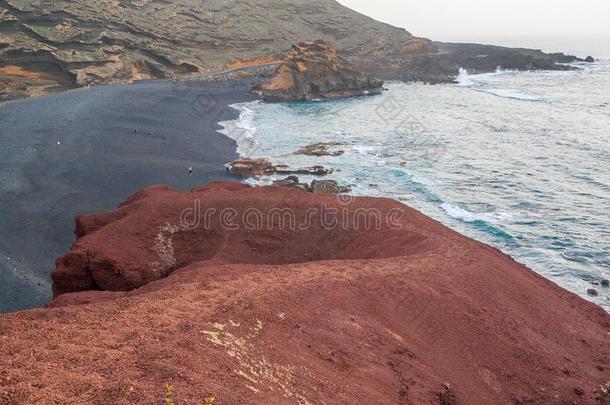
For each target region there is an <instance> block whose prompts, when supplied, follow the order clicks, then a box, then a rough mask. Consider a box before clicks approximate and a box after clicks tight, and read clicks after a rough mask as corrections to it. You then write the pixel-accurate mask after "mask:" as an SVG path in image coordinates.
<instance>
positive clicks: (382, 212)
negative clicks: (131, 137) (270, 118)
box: [0, 182, 610, 405]
mask: <svg viewBox="0 0 610 405" xmlns="http://www.w3.org/2000/svg"><path fill="white" fill-rule="evenodd" d="M76 232H77V236H78V241H77V242H76V243H75V244H74V246H73V247H72V249H71V250H70V252H68V253H67V254H66V255H65V256H64V257H63V258H60V259H59V260H58V265H57V269H56V271H55V273H54V282H55V293H56V294H57V295H58V296H57V298H56V299H55V300H54V301H53V302H52V303H51V304H50V305H49V308H47V309H39V310H30V311H24V312H19V313H13V314H4V315H1V316H0V342H1V343H2V344H1V345H0V358H2V367H1V368H0V402H1V403H10V404H31V403H57V404H59V403H62V404H63V403H78V404H101V403H103V404H108V403H120V404H128V403H161V402H163V401H164V400H165V399H167V398H169V399H171V401H173V403H176V404H195V403H205V402H204V401H205V399H206V398H207V399H208V401H209V400H210V399H211V397H214V398H215V399H214V402H213V403H214V404H221V405H222V404H254V403H265V404H290V403H294V404H323V403H328V404H356V403H362V404H364V403H367V404H369V403H370V404H492V403H515V404H523V403H536V404H540V403H557V404H559V403H566V404H567V403H574V404H595V403H597V404H604V403H608V395H609V394H608V390H609V389H610V381H609V378H608V375H609V374H608V370H609V369H610V341H609V339H608V336H609V331H610V316H609V315H608V314H607V313H606V312H604V311H603V310H601V309H600V308H599V307H597V306H595V305H593V304H591V303H588V302H586V301H584V300H583V299H581V298H579V297H577V296H576V295H574V294H572V293H569V292H567V291H565V290H563V289H561V288H559V287H558V286H557V285H555V284H553V283H551V282H550V281H548V280H546V279H544V278H542V277H540V276H537V275H536V274H534V273H533V272H531V271H530V270H528V269H527V268H525V267H524V266H522V265H520V264H518V263H516V262H515V261H514V260H512V259H511V258H510V257H508V256H506V255H504V254H502V253H501V252H499V251H498V250H496V249H494V248H491V247H489V246H487V245H484V244H482V243H479V242H475V241H473V240H471V239H469V238H467V237H464V236H462V235H460V234H458V233H456V232H454V231H452V230H450V229H448V228H446V227H445V226H443V225H441V224H440V223H438V222H436V221H434V220H432V219H430V218H427V217H425V216H424V215H422V214H420V213H418V212H417V211H415V210H412V209H410V208H408V207H406V206H404V205H402V204H400V203H398V202H395V201H392V200H388V199H378V198H351V197H346V196H335V195H328V194H312V193H307V192H304V191H301V190H297V189H290V188H285V187H277V186H272V187H260V188H251V187H249V186H246V185H243V184H238V183H227V182H221V183H212V184H209V185H207V186H204V187H201V188H198V189H195V190H192V191H190V192H179V191H176V190H172V189H170V188H167V187H163V186H157V187H151V188H148V189H145V190H142V191H140V192H139V193H137V194H135V195H134V196H133V197H131V198H130V199H128V200H127V201H126V202H124V203H123V204H121V206H120V207H118V208H117V209H115V210H113V211H110V212H106V213H100V214H92V215H83V216H81V217H79V218H78V220H77V230H76ZM100 290H107V291H100ZM108 290H110V291H108ZM68 291H79V292H74V293H67V292H68Z"/></svg>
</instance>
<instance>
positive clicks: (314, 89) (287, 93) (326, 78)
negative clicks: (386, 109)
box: [257, 40, 383, 101]
mask: <svg viewBox="0 0 610 405" xmlns="http://www.w3.org/2000/svg"><path fill="white" fill-rule="evenodd" d="M382 86H383V82H382V81H381V80H378V79H376V78H374V77H372V76H371V75H368V74H366V73H363V72H361V71H360V70H358V69H357V68H356V67H355V66H353V65H352V64H350V63H349V62H348V61H347V60H345V59H344V58H342V57H340V56H338V55H337V52H336V51H335V49H334V48H333V47H332V44H331V43H330V42H328V41H322V40H317V41H313V42H301V43H299V44H298V45H294V46H293V47H292V50H291V51H290V52H288V53H287V54H286V55H285V56H284V59H283V60H282V64H281V65H280V67H279V68H278V69H277V71H276V73H275V75H274V77H273V78H272V79H270V80H269V81H268V82H266V83H263V84H262V85H260V86H258V87H257V90H258V91H259V92H260V94H261V95H262V97H263V100H265V101H294V100H312V99H320V98H338V97H350V96H361V95H364V94H376V93H380V92H381V88H382Z"/></svg>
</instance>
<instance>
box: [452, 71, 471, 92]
mask: <svg viewBox="0 0 610 405" xmlns="http://www.w3.org/2000/svg"><path fill="white" fill-rule="evenodd" d="M455 80H456V81H457V83H458V86H462V87H469V86H472V85H473V84H474V82H473V81H472V79H471V77H470V75H469V74H468V71H467V70H466V69H464V68H460V74H458V75H457V77H456V78H455Z"/></svg>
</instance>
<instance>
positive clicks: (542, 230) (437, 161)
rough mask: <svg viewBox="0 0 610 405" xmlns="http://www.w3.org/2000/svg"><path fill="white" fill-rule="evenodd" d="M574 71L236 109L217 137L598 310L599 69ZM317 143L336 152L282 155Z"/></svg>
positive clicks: (609, 69) (606, 196)
mask: <svg viewBox="0 0 610 405" xmlns="http://www.w3.org/2000/svg"><path fill="white" fill-rule="evenodd" d="M578 67H579V68H580V70H577V71H565V72H563V71H562V72H544V71H538V72H514V71H506V70H502V69H501V68H498V70H497V71H496V72H495V73H490V74H482V75H469V74H468V72H466V71H462V72H461V74H460V76H459V77H458V82H459V83H457V84H452V85H437V86H427V85H424V84H403V83H388V84H387V85H386V87H387V89H388V90H387V91H385V92H384V93H383V94H382V95H379V96H370V97H363V98H352V99H347V100H340V101H313V102H301V103H280V104H267V103H262V102H251V103H244V104H237V105H235V106H234V108H236V109H238V110H239V111H240V118H239V119H238V120H235V121H229V122H224V123H221V124H222V125H223V126H224V130H223V131H222V132H223V133H225V134H227V135H229V136H231V137H233V138H234V139H236V140H237V141H238V145H239V146H238V152H239V153H240V154H241V155H242V156H248V157H270V158H272V160H273V161H274V162H277V163H284V164H288V165H291V166H295V167H296V166H310V165H316V164H321V165H324V166H327V167H330V168H333V169H335V172H334V173H333V174H332V175H330V176H328V178H331V179H336V180H338V181H339V182H340V183H342V184H346V185H352V187H353V192H354V193H355V194H357V195H372V196H387V197H392V198H395V199H398V200H400V201H403V202H404V203H405V204H407V205H409V206H411V207H413V208H416V209H418V210H419V211H421V212H423V213H424V214H426V215H428V216H431V217H432V218H435V219H437V220H439V221H440V222H442V223H444V224H445V225H447V226H449V227H451V228H453V229H455V230H457V231H459V232H461V233H463V234H465V235H468V236H470V237H472V238H474V239H477V240H480V241H482V242H485V243H488V244H491V245H493V246H495V247H497V248H499V249H501V250H502V251H504V252H505V253H507V254H509V255H511V256H513V257H514V258H515V259H516V260H518V261H520V262H522V263H524V264H526V265H527V266H529V267H530V268H532V269H533V270H534V271H536V272H538V273H540V274H542V275H544V276H545V277H547V278H549V279H551V280H552V281H554V282H556V283H557V284H559V285H561V286H563V287H564V288H566V289H568V290H570V291H573V292H575V293H577V294H579V295H581V296H583V297H585V298H586V299H589V300H591V301H593V302H595V303H597V304H599V305H601V306H602V307H604V308H605V309H607V310H610V289H608V288H604V287H601V286H598V285H596V284H597V283H600V282H601V280H603V279H610V146H609V141H610V61H599V62H596V63H594V64H581V65H578ZM317 142H332V143H337V144H338V145H336V146H333V148H336V149H340V150H343V151H344V154H343V155H341V156H334V157H309V156H297V155H294V154H293V153H294V152H295V151H296V150H297V149H298V148H300V147H302V146H305V145H309V144H313V143H317ZM272 180H273V178H263V179H259V180H256V181H253V180H250V182H252V183H256V184H266V183H269V182H271V181H272ZM589 288H596V289H597V290H598V292H599V296H597V297H592V296H589V295H587V289H589Z"/></svg>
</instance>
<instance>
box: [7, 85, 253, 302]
mask: <svg viewBox="0 0 610 405" xmlns="http://www.w3.org/2000/svg"><path fill="white" fill-rule="evenodd" d="M250 99H252V96H251V95H250V94H249V84H248V83H245V82H244V83H234V82H231V83H226V82H225V83H209V82H202V81H196V82H195V81H193V82H181V83H176V82H171V81H151V82H145V83H139V84H136V85H132V86H100V87H94V88H90V89H84V90H77V91H70V92H65V93H61V94H57V95H53V96H49V97H44V98H39V99H32V100H27V101H23V102H12V103H6V104H3V105H0V312H7V311H14V310H18V309H23V308H28V307H36V306H41V305H44V304H45V303H46V302H47V301H48V300H49V298H50V297H51V279H50V273H51V271H52V270H53V268H54V260H55V259H56V257H58V256H60V255H62V254H63V253H65V251H66V250H67V249H68V248H69V246H70V244H71V243H72V242H73V241H74V236H73V229H74V216H75V215H76V214H78V213H81V212H95V211H99V210H106V209H110V208H112V207H115V206H116V205H117V204H118V203H119V202H120V201H122V200H124V199H125V198H126V197H128V196H129V195H131V194H133V193H134V192H135V191H137V190H138V189H140V188H141V187H143V186H148V185H151V184H156V183H165V184H169V185H172V186H174V187H177V188H179V189H189V188H191V187H194V186H196V185H199V184H202V183H205V182H208V181H210V180H213V179H222V178H226V176H227V175H226V173H225V170H224V167H223V165H224V164H225V163H227V162H229V161H231V160H233V159H234V158H235V157H236V154H235V144H234V142H233V141H232V140H231V139H229V138H227V137H225V136H223V135H220V134H218V133H216V132H215V129H216V128H217V122H218V121H221V120H226V119H232V118H234V117H235V115H236V114H237V113H236V112H235V111H233V110H232V109H230V108H228V107H227V106H228V104H231V103H235V102H240V101H248V100H250ZM134 130H137V132H134ZM58 142H59V143H58ZM189 166H192V167H193V168H194V173H193V176H192V177H191V176H189V175H188V168H189Z"/></svg>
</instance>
